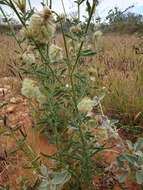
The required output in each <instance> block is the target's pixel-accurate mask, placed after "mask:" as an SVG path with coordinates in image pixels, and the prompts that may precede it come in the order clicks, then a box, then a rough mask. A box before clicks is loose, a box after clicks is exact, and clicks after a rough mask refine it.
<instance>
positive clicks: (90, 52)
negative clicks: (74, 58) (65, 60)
mask: <svg viewBox="0 0 143 190" xmlns="http://www.w3.org/2000/svg"><path fill="white" fill-rule="evenodd" d="M93 55H96V52H95V51H92V50H91V49H87V50H82V51H81V52H80V56H85V57H86V56H93Z"/></svg>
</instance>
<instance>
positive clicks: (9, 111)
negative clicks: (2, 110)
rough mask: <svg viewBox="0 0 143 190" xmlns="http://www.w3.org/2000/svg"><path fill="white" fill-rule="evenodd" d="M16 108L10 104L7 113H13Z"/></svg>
mask: <svg viewBox="0 0 143 190" xmlns="http://www.w3.org/2000/svg"><path fill="white" fill-rule="evenodd" d="M15 109H16V106H9V107H8V108H7V113H13V112H14V111H15Z"/></svg>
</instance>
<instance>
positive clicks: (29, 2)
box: [28, 0, 32, 10]
mask: <svg viewBox="0 0 143 190" xmlns="http://www.w3.org/2000/svg"><path fill="white" fill-rule="evenodd" d="M28 4H29V7H30V10H32V5H31V1H30V0H28Z"/></svg>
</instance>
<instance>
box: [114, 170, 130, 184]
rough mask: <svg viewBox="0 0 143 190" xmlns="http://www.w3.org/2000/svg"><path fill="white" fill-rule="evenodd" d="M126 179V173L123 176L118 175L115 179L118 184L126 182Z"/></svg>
mask: <svg viewBox="0 0 143 190" xmlns="http://www.w3.org/2000/svg"><path fill="white" fill-rule="evenodd" d="M127 177H128V171H125V172H124V173H123V175H120V176H118V177H117V179H118V181H119V182H120V183H124V182H125V181H126V178H127Z"/></svg>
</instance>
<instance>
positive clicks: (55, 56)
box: [49, 44, 63, 61]
mask: <svg viewBox="0 0 143 190" xmlns="http://www.w3.org/2000/svg"><path fill="white" fill-rule="evenodd" d="M49 58H50V59H51V61H60V60H62V59H63V54H62V49H61V48H60V47H58V46H57V45H55V44H52V45H51V46H50V47H49Z"/></svg>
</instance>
